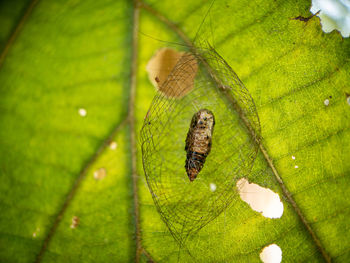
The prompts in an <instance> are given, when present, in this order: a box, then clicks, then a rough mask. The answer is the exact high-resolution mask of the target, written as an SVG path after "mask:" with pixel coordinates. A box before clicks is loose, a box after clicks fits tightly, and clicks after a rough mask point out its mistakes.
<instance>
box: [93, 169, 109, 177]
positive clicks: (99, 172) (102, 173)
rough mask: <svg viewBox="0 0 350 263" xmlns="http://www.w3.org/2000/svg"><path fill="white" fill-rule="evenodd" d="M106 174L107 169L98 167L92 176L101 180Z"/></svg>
mask: <svg viewBox="0 0 350 263" xmlns="http://www.w3.org/2000/svg"><path fill="white" fill-rule="evenodd" d="M106 176H107V170H106V169H105V168H103V167H102V168H99V169H97V170H96V171H95V172H94V178H95V179H96V180H102V179H103V178H105V177H106Z"/></svg>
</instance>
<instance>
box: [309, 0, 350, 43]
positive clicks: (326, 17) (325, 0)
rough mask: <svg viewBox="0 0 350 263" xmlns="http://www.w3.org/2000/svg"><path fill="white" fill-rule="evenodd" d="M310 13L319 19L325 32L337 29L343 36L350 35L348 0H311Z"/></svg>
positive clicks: (349, 6) (349, 4) (349, 2)
mask: <svg viewBox="0 0 350 263" xmlns="http://www.w3.org/2000/svg"><path fill="white" fill-rule="evenodd" d="M310 11H311V13H313V14H316V13H317V12H318V11H320V12H319V14H318V15H317V16H319V17H320V19H321V24H322V30H323V31H324V32H326V33H329V32H332V31H333V30H335V29H336V30H338V31H339V32H340V33H341V34H342V36H343V37H349V36H350V1H349V0H312V6H311V9H310Z"/></svg>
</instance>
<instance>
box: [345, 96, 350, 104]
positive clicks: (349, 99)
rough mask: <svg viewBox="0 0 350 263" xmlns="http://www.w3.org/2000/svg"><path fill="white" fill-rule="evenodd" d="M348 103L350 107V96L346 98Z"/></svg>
mask: <svg viewBox="0 0 350 263" xmlns="http://www.w3.org/2000/svg"><path fill="white" fill-rule="evenodd" d="M346 102H347V103H348V104H349V105H350V96H348V97H347V98H346Z"/></svg>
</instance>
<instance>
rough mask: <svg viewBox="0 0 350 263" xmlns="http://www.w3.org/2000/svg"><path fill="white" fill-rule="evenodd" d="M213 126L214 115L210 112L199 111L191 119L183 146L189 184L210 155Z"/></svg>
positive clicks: (205, 110)
mask: <svg viewBox="0 0 350 263" xmlns="http://www.w3.org/2000/svg"><path fill="white" fill-rule="evenodd" d="M214 125H215V118H214V114H213V113H212V112H211V111H210V110H207V109H201V110H199V111H198V112H197V113H195V114H194V115H193V117H192V120H191V126H190V129H189V131H188V133H187V138H186V146H185V151H186V152H187V157H186V164H185V169H186V172H187V175H188V178H189V179H190V181H191V182H192V181H193V180H194V179H196V177H197V175H198V174H199V172H200V171H201V170H202V168H203V165H204V163H205V159H206V158H207V156H208V154H209V153H210V150H211V141H212V136H213V131H214Z"/></svg>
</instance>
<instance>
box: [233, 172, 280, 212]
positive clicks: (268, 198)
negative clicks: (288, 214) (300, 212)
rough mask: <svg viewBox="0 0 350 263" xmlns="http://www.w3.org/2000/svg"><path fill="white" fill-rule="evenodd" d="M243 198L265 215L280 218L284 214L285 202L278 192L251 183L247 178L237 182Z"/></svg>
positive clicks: (255, 209)
mask: <svg viewBox="0 0 350 263" xmlns="http://www.w3.org/2000/svg"><path fill="white" fill-rule="evenodd" d="M236 187H237V189H238V191H239V195H240V197H241V199H242V200H243V201H244V202H246V203H247V204H249V205H250V207H251V208H252V209H253V210H254V211H257V212H260V213H262V215H263V216H264V217H268V218H280V217H281V216H282V214H283V203H282V202H281V200H280V197H279V195H278V194H277V193H275V192H273V191H272V190H270V189H268V188H264V187H261V186H259V185H257V184H254V183H249V181H248V180H247V179H245V178H242V179H240V180H239V181H238V182H237V183H236Z"/></svg>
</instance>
